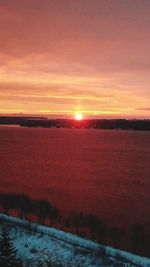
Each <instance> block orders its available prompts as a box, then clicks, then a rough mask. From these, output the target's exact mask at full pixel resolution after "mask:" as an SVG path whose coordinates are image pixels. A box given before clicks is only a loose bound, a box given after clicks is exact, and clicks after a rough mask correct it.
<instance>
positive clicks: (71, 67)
mask: <svg viewBox="0 0 150 267" xmlns="http://www.w3.org/2000/svg"><path fill="white" fill-rule="evenodd" d="M149 74H150V1H149V0H42V1H41V0H13V1H12V0H0V114H42V115H44V116H45V115H49V116H54V117H59V116H60V117H61V116H64V117H65V116H73V114H75V113H77V112H81V113H83V115H84V116H85V117H100V118H102V117H110V118H111V117H123V118H150V75H149Z"/></svg>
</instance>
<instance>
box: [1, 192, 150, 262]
mask: <svg viewBox="0 0 150 267" xmlns="http://www.w3.org/2000/svg"><path fill="white" fill-rule="evenodd" d="M0 211H1V212H2V213H4V214H7V215H17V216H18V217H19V218H21V219H26V220H28V221H36V222H38V223H40V224H42V225H48V226H54V227H57V228H60V229H63V230H67V231H69V232H72V233H76V234H77V235H80V236H83V237H86V238H90V239H92V240H95V241H97V242H99V243H101V244H105V245H113V246H114V247H117V248H124V249H126V246H125V245H124V244H125V243H126V242H127V243H130V246H128V247H127V249H128V250H130V251H132V252H134V253H136V254H139V255H143V256H147V257H149V256H150V251H149V244H150V231H148V232H147V230H146V229H144V227H143V226H142V225H141V224H139V223H137V224H135V225H133V226H132V227H131V228H130V231H129V232H128V233H127V232H126V231H125V230H124V229H122V228H120V227H117V226H108V224H107V223H106V222H105V221H104V220H103V219H101V218H99V217H97V216H95V215H93V214H85V213H83V212H72V213H70V214H67V215H64V214H63V213H61V212H60V210H59V208H58V207H56V206H55V205H54V204H52V203H51V202H49V201H47V200H45V199H40V200H35V199H32V198H31V197H29V196H27V195H25V194H14V193H11V194H6V193H0ZM31 230H32V229H31Z"/></svg>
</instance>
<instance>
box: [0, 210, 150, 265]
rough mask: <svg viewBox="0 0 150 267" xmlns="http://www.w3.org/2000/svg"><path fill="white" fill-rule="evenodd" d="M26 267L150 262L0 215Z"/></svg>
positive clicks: (149, 261)
mask: <svg viewBox="0 0 150 267" xmlns="http://www.w3.org/2000/svg"><path fill="white" fill-rule="evenodd" d="M4 222H5V223H6V224H7V226H8V230H9V234H10V238H11V239H12V240H13V243H14V245H15V246H16V248H17V250H18V256H19V257H20V258H21V259H22V260H23V261H24V266H25V267H32V266H41V267H42V266H43V267H46V266H49V267H51V266H52V267H55V266H59V267H62V266H64V267H99V266H104V267H105V266H108V267H109V266H130V267H131V266H139V267H140V266H141V267H142V266H143V267H150V259H148V258H144V257H140V256H136V255H133V254H131V253H128V252H125V251H121V250H117V249H114V248H112V247H108V246H102V245H99V244H97V243H95V242H92V241H90V240H86V239H84V238H81V237H78V236H76V235H73V234H70V233H66V232H63V231H60V230H57V229H55V228H50V227H46V226H41V225H39V224H35V223H30V222H28V221H25V220H20V219H18V218H15V217H11V216H6V215H3V214H0V223H4Z"/></svg>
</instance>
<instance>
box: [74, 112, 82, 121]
mask: <svg viewBox="0 0 150 267" xmlns="http://www.w3.org/2000/svg"><path fill="white" fill-rule="evenodd" d="M75 119H76V120H77V121H81V120H83V115H82V114H81V113H77V114H75Z"/></svg>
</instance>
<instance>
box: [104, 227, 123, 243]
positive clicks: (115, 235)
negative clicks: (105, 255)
mask: <svg viewBox="0 0 150 267" xmlns="http://www.w3.org/2000/svg"><path fill="white" fill-rule="evenodd" d="M108 234H109V236H110V238H111V239H112V242H113V245H114V246H115V247H118V243H119V242H120V240H121V239H122V238H123V237H124V231H123V229H122V228H120V227H115V226H114V227H111V228H109V229H108Z"/></svg>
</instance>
